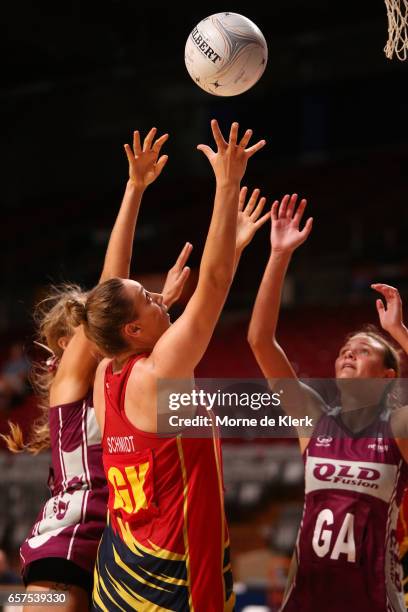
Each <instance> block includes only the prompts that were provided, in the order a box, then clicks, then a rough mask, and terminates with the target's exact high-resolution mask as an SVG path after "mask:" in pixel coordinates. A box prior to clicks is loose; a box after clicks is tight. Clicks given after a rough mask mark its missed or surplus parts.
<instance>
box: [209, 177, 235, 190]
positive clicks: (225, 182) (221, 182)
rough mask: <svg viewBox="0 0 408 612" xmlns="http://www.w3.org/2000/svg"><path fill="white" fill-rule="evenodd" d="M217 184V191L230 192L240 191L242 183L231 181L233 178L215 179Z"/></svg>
mask: <svg viewBox="0 0 408 612" xmlns="http://www.w3.org/2000/svg"><path fill="white" fill-rule="evenodd" d="M215 183H216V186H217V190H226V191H230V190H233V189H239V184H240V181H239V179H231V178H222V179H221V178H218V177H215Z"/></svg>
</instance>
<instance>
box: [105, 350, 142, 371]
mask: <svg viewBox="0 0 408 612" xmlns="http://www.w3.org/2000/svg"><path fill="white" fill-rule="evenodd" d="M148 352H150V351H148V350H147V349H140V350H131V351H127V352H126V353H121V354H120V355H115V356H114V357H113V358H112V369H113V371H114V372H119V371H120V370H121V369H122V368H123V366H124V365H125V363H126V362H127V361H128V360H129V359H130V358H131V357H136V356H137V355H142V354H143V353H148Z"/></svg>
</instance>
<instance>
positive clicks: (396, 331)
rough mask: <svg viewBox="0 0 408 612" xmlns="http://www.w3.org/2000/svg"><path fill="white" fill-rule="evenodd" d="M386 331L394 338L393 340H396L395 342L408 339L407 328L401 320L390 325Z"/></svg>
mask: <svg viewBox="0 0 408 612" xmlns="http://www.w3.org/2000/svg"><path fill="white" fill-rule="evenodd" d="M386 331H387V332H388V333H389V334H390V335H391V336H392V337H393V338H394V340H397V342H398V341H399V340H402V341H403V340H405V341H407V339H408V329H407V328H406V327H405V325H404V323H402V322H401V323H400V324H398V325H393V326H392V327H389V328H388V329H387V330H386Z"/></svg>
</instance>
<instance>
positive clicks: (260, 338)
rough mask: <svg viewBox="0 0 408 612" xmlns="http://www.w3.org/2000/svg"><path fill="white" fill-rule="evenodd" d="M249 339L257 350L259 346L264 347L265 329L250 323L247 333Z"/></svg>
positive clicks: (254, 349)
mask: <svg viewBox="0 0 408 612" xmlns="http://www.w3.org/2000/svg"><path fill="white" fill-rule="evenodd" d="M247 341H248V344H249V346H250V347H251V349H252V350H253V351H254V352H255V351H256V350H257V349H258V348H259V347H262V345H264V344H265V341H266V338H265V331H263V330H262V329H257V328H256V327H254V326H253V325H250V326H249V329H248V334H247Z"/></svg>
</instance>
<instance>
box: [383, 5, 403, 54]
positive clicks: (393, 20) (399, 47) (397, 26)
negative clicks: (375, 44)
mask: <svg viewBox="0 0 408 612" xmlns="http://www.w3.org/2000/svg"><path fill="white" fill-rule="evenodd" d="M385 5H386V7H387V17H388V41H387V44H386V45H385V47H384V51H385V55H386V56H387V57H388V59H392V58H393V55H394V54H395V56H396V57H397V58H398V59H399V60H401V61H403V60H406V59H407V57H408V0H385Z"/></svg>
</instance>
